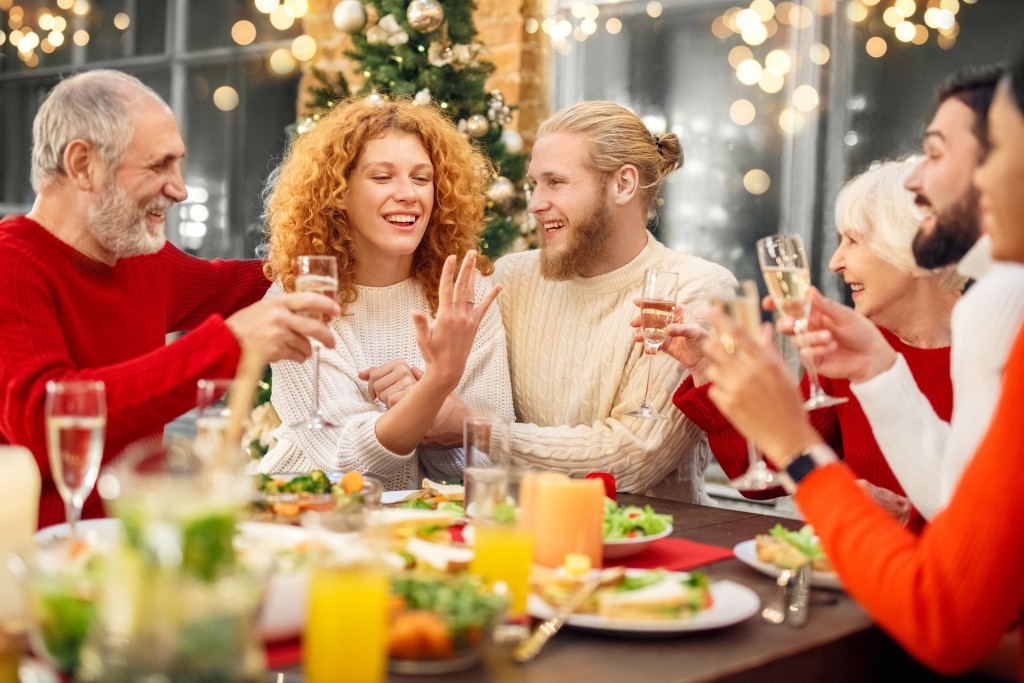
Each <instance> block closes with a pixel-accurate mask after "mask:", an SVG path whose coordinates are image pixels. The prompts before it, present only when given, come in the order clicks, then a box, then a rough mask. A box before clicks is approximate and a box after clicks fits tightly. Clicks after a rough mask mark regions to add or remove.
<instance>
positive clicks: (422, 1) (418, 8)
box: [405, 0, 444, 33]
mask: <svg viewBox="0 0 1024 683" xmlns="http://www.w3.org/2000/svg"><path fill="white" fill-rule="evenodd" d="M405 18H406V19H408V20H409V26H411V27H412V28H414V29H415V30H417V31H419V32H420V33H433V32H434V31H436V30H437V29H438V28H440V26H441V22H443V21H444V7H442V6H441V3H440V2H438V1H437V0H412V2H410V3H409V8H408V9H407V10H406V11H405Z"/></svg>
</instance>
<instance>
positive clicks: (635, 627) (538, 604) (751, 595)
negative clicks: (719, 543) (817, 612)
mask: <svg viewBox="0 0 1024 683" xmlns="http://www.w3.org/2000/svg"><path fill="white" fill-rule="evenodd" d="M711 597H712V600H713V603H712V605H711V607H708V608H707V609H705V610H702V611H700V612H698V613H697V614H696V615H694V616H693V617H689V618H685V619H644V620H634V619H613V618H608V617H603V616H600V615H597V614H573V615H572V616H570V617H569V619H568V620H567V621H566V622H565V623H566V625H567V626H571V627H573V628H578V629H582V630H587V631H597V632H602V633H610V634H623V635H626V634H629V635H634V636H635V635H649V636H657V635H670V634H682V633H689V632H693V631H707V630H712V629H718V628H724V627H726V626H731V625H733V624H738V623H740V622H741V621H744V620H746V619H749V618H750V617H752V616H754V615H755V614H756V613H757V611H758V609H760V607H761V601H760V599H759V598H758V597H757V593H755V592H754V591H752V590H751V589H749V588H747V587H746V586H744V585H742V584H739V583H736V582H735V581H728V580H721V581H715V582H714V583H712V584H711ZM527 609H528V611H529V612H530V614H531V615H533V616H535V617H537V618H539V619H549V618H551V617H552V616H554V614H555V608H554V607H552V606H551V605H549V604H548V603H547V602H545V601H544V600H543V599H541V598H540V597H539V596H537V595H531V596H530V600H529V603H528V605H527Z"/></svg>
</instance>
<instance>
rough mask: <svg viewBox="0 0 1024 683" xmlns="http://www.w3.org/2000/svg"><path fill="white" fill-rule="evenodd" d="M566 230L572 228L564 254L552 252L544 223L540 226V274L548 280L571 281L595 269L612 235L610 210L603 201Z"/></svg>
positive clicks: (538, 239)
mask: <svg viewBox="0 0 1024 683" xmlns="http://www.w3.org/2000/svg"><path fill="white" fill-rule="evenodd" d="M563 230H569V231H570V232H569V234H568V235H567V236H566V240H565V244H564V245H563V246H562V250H561V253H558V254H555V253H552V252H551V250H550V248H549V247H548V246H547V240H545V239H544V226H543V225H539V226H538V227H537V241H538V243H539V244H540V274H541V277H543V278H544V279H545V280H571V279H573V278H574V277H579V276H580V275H582V274H583V273H586V272H589V271H591V270H593V268H594V266H596V265H597V264H598V263H600V262H601V261H602V260H603V259H604V258H605V252H606V251H607V250H608V241H609V238H610V237H611V234H612V220H611V212H610V211H609V210H608V206H607V205H606V204H605V203H604V202H600V203H599V204H598V205H597V208H595V209H594V210H593V211H592V212H590V214H588V215H586V216H583V217H582V218H581V219H580V220H579V221H578V222H577V223H575V224H570V225H569V226H568V227H567V228H563Z"/></svg>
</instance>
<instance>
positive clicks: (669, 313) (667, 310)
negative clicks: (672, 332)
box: [626, 270, 679, 420]
mask: <svg viewBox="0 0 1024 683" xmlns="http://www.w3.org/2000/svg"><path fill="white" fill-rule="evenodd" d="M678 285H679V276H678V275H677V274H676V273H673V272H671V271H666V270H648V271H647V272H646V273H644V284H643V287H642V289H641V290H640V330H641V332H642V333H643V336H644V347H645V350H646V351H647V352H649V353H650V358H649V359H648V361H647V388H646V389H645V390H644V400H643V403H641V404H640V407H639V408H637V409H636V410H633V411H631V412H628V413H626V415H629V416H630V417H642V418H645V419H648V420H664V419H666V417H665V416H664V415H662V414H661V413H659V412H658V411H657V410H656V409H655V408H654V406H653V405H651V401H650V398H649V397H650V394H651V367H652V366H653V365H654V355H655V354H656V353H657V351H658V349H659V348H661V345H662V344H664V343H665V339H666V336H667V334H666V332H665V328H666V327H668V325H669V323H671V322H672V317H673V315H674V314H675V307H676V288H677V286H678ZM652 350H653V351H652Z"/></svg>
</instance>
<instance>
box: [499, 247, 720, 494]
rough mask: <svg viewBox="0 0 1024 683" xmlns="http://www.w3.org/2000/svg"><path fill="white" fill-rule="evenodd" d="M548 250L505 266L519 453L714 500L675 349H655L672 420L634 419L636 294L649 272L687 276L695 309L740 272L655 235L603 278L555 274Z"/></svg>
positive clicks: (655, 398)
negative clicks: (675, 398) (559, 278)
mask: <svg viewBox="0 0 1024 683" xmlns="http://www.w3.org/2000/svg"><path fill="white" fill-rule="evenodd" d="M539 258H540V254H539V253H538V252H536V251H531V252H522V253H517V254H510V255H508V256H505V257H503V258H502V259H500V260H499V261H498V263H497V269H498V271H497V276H498V279H499V280H500V281H501V282H502V284H503V285H504V287H505V289H504V291H502V293H501V296H500V297H498V302H499V303H500V304H501V314H502V318H503V319H504V321H505V329H506V330H507V336H508V347H509V364H510V366H511V370H512V388H513V394H514V396H515V407H516V417H517V420H518V421H519V422H520V423H522V424H514V425H512V451H513V453H512V455H513V459H514V460H515V461H516V463H517V464H520V465H529V466H534V467H545V468H550V469H557V470H561V471H564V472H568V473H570V474H577V475H579V474H582V473H586V472H589V471H593V470H605V471H610V472H612V473H613V474H614V475H615V478H616V480H617V482H618V487H619V489H620V490H622V491H627V492H632V493H645V492H646V493H649V494H650V495H657V496H660V497H663V498H673V499H677V500H684V501H691V502H697V503H707V502H708V499H707V496H706V494H705V492H704V477H703V474H704V469H705V467H706V466H707V464H708V462H709V461H710V457H711V453H710V450H709V449H708V445H707V439H706V438H705V435H704V432H702V431H701V430H700V429H698V428H697V427H696V426H695V425H694V424H693V423H692V422H690V421H689V420H688V419H687V418H686V417H685V416H684V415H683V414H682V412H680V411H679V410H678V409H677V408H676V407H675V406H674V405H673V404H672V393H673V392H674V391H675V389H676V387H677V386H678V385H679V383H680V382H681V381H682V380H683V378H684V377H685V372H686V371H685V369H684V368H683V367H682V366H681V365H680V364H679V363H678V362H677V361H676V360H675V359H673V358H672V357H671V356H668V355H667V354H658V355H657V356H655V357H654V367H653V376H652V378H651V399H652V403H653V405H654V406H655V407H657V409H658V411H659V412H660V413H662V414H663V415H667V416H668V419H667V420H644V419H640V418H634V417H629V416H627V415H625V413H627V412H629V411H631V410H634V409H636V408H638V407H639V406H640V402H641V401H642V400H643V396H644V387H645V385H646V382H647V363H648V359H649V356H646V355H644V354H643V353H642V345H641V344H634V343H633V334H634V331H633V329H632V328H631V327H630V326H629V322H630V320H632V319H633V318H634V317H636V315H637V313H638V310H637V308H636V306H635V305H634V304H633V299H634V298H635V297H636V296H637V295H638V293H639V291H640V284H641V283H642V281H643V277H644V271H645V270H647V269H648V268H657V269H664V270H674V271H676V272H678V273H679V301H680V302H681V303H683V304H686V305H687V306H691V305H694V304H698V303H699V302H701V301H703V300H704V299H705V298H706V294H707V292H708V290H709V289H710V288H714V287H717V286H720V285H729V284H733V283H734V282H735V278H733V276H732V274H730V273H729V271H728V270H726V269H725V268H722V267H721V266H718V265H716V264H713V263H709V262H708V261H705V260H703V259H700V258H697V257H695V256H689V255H686V254H681V253H678V252H675V251H672V250H670V249H668V248H667V247H665V246H664V245H662V244H661V243H660V242H658V241H657V240H655V239H654V238H653V237H652V236H650V235H648V242H647V246H646V247H645V248H644V250H643V251H642V252H641V253H640V254H639V255H638V256H637V257H636V258H635V259H633V261H631V262H630V263H628V264H627V265H625V266H623V267H622V268H619V269H618V270H615V271H613V272H611V273H608V274H606V275H601V276H598V277H594V278H576V279H574V280H570V281H567V282H554V281H549V280H544V279H543V278H541V276H540V266H539V263H538V261H539Z"/></svg>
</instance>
